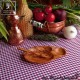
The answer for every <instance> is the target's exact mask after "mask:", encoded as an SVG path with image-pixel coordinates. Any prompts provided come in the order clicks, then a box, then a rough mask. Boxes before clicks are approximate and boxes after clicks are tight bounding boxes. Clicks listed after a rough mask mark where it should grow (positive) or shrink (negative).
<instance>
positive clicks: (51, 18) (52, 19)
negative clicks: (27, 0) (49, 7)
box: [45, 13, 55, 22]
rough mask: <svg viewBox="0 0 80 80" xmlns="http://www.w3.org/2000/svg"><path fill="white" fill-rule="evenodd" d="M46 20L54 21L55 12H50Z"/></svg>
mask: <svg viewBox="0 0 80 80" xmlns="http://www.w3.org/2000/svg"><path fill="white" fill-rule="evenodd" d="M45 20H46V21H47V22H54V20H55V15H54V14H53V13H49V14H48V15H46V16H45Z"/></svg>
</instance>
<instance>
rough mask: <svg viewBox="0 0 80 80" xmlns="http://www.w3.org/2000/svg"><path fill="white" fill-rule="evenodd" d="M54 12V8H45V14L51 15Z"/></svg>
mask: <svg viewBox="0 0 80 80" xmlns="http://www.w3.org/2000/svg"><path fill="white" fill-rule="evenodd" d="M51 12H52V6H46V7H45V8H44V13H45V14H49V13H51Z"/></svg>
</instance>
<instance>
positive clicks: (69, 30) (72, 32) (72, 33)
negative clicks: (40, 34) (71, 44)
mask: <svg viewBox="0 0 80 80" xmlns="http://www.w3.org/2000/svg"><path fill="white" fill-rule="evenodd" d="M62 31H63V35H64V37H65V38H67V39H72V38H76V36H77V29H76V28H75V27H74V26H68V27H64V28H63V30H62Z"/></svg>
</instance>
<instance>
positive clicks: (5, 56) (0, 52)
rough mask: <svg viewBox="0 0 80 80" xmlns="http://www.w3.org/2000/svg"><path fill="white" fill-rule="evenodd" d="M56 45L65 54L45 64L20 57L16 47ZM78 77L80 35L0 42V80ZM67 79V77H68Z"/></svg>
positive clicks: (79, 72) (50, 79) (40, 79)
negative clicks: (9, 42) (55, 40)
mask: <svg viewBox="0 0 80 80" xmlns="http://www.w3.org/2000/svg"><path fill="white" fill-rule="evenodd" d="M43 45H46V46H58V47H63V48H65V49H66V51H67V54H66V56H64V57H62V58H59V59H56V60H53V61H51V62H50V63H47V64H32V63H29V62H27V61H24V60H23V59H22V58H21V54H22V53H23V52H22V51H20V50H18V49H17V47H22V48H26V49H28V48H31V47H33V46H43ZM75 75H78V78H80V77H79V76H80V35H79V34H78V35H77V37H76V38H75V39H71V40H68V39H62V38H60V39H59V40H58V41H57V42H48V41H36V40H27V39H26V40H25V41H24V42H23V43H22V44H21V45H19V46H11V45H8V44H6V43H4V42H0V78H1V79H0V80H54V78H55V80H61V79H58V78H63V77H64V80H65V78H67V77H70V78H71V77H72V76H75ZM68 80H69V79H68ZM76 80H80V79H76Z"/></svg>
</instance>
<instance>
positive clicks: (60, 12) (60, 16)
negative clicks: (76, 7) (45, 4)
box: [53, 9, 66, 22]
mask: <svg viewBox="0 0 80 80" xmlns="http://www.w3.org/2000/svg"><path fill="white" fill-rule="evenodd" d="M53 13H54V15H55V17H56V21H57V22H58V21H62V20H65V19H66V11H65V10H64V9H57V10H54V11H53Z"/></svg>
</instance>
